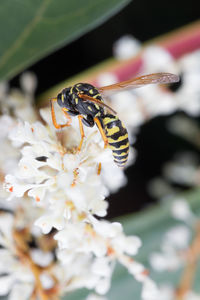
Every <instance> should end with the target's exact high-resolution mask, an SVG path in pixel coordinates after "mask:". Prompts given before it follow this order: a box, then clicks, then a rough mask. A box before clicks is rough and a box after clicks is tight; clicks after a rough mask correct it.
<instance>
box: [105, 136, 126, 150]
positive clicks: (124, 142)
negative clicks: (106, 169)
mask: <svg viewBox="0 0 200 300" xmlns="http://www.w3.org/2000/svg"><path fill="white" fill-rule="evenodd" d="M127 143H128V138H127V139H125V140H122V141H119V142H115V143H110V142H109V145H110V146H113V147H115V148H116V150H117V148H120V147H121V146H123V145H126V144H127ZM125 149H126V148H125Z"/></svg>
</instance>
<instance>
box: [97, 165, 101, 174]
mask: <svg viewBox="0 0 200 300" xmlns="http://www.w3.org/2000/svg"><path fill="white" fill-rule="evenodd" d="M100 174H101V163H99V164H98V168H97V175H100Z"/></svg>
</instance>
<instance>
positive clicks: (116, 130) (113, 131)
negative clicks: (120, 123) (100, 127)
mask: <svg viewBox="0 0 200 300" xmlns="http://www.w3.org/2000/svg"><path fill="white" fill-rule="evenodd" d="M119 131H120V128H119V127H117V126H115V127H112V128H110V129H109V128H107V134H106V135H107V137H109V136H111V135H113V134H114V133H116V132H119Z"/></svg>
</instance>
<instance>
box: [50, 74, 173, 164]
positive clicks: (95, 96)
mask: <svg viewBox="0 0 200 300" xmlns="http://www.w3.org/2000/svg"><path fill="white" fill-rule="evenodd" d="M178 81H179V77H178V76H177V75H174V74H171V73H153V74H148V75H143V76H140V77H136V78H133V79H130V80H127V81H123V82H119V83H116V84H111V85H108V86H104V87H100V88H96V87H94V86H93V85H91V84H88V83H77V84H75V85H73V86H71V87H67V88H64V89H63V90H62V91H61V92H60V93H59V94H58V95H57V97H55V98H52V99H51V100H50V101H51V115H52V121H53V124H54V126H55V128H57V129H60V128H63V127H66V126H70V124H71V116H78V120H79V127H80V133H81V141H80V144H79V146H78V151H80V150H81V147H82V143H83V139H84V137H85V135H84V129H83V124H84V125H86V126H88V127H93V126H94V125H95V124H96V125H97V127H98V129H99V131H100V133H101V136H102V138H103V140H104V145H105V147H107V146H108V147H109V148H110V149H111V150H112V153H113V157H114V162H115V163H116V164H117V165H118V166H119V167H123V166H124V165H125V164H126V162H127V159H128V153H129V140H128V132H127V130H126V127H125V126H124V124H123V122H122V121H121V120H120V119H119V118H118V117H117V113H116V112H115V111H114V110H113V109H112V108H111V107H110V106H108V105H107V104H106V103H104V100H103V95H106V93H107V92H117V91H120V90H124V89H135V88H138V87H141V86H144V85H147V84H156V83H158V84H167V83H173V82H178ZM54 102H57V103H58V105H59V106H60V107H61V108H62V111H63V113H64V114H65V116H66V118H67V122H66V124H58V123H57V121H56V116H55V111H54V105H53V104H54Z"/></svg>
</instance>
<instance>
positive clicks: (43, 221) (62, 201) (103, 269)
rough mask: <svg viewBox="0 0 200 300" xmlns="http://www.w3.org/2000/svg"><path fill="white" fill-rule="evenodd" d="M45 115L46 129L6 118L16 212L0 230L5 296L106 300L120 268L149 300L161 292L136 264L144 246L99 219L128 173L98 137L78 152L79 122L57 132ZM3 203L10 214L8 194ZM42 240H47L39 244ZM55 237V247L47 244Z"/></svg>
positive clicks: (90, 135) (92, 135)
mask: <svg viewBox="0 0 200 300" xmlns="http://www.w3.org/2000/svg"><path fill="white" fill-rule="evenodd" d="M28 109H29V107H28ZM57 113H58V114H59V111H58V112H57ZM33 114H34V113H33ZM41 115H42V118H43V120H44V122H43V124H42V123H41V122H39V121H36V122H34V123H29V122H27V121H26V120H25V121H24V120H21V121H20V120H19V121H16V119H14V118H11V117H8V116H3V117H1V122H2V124H4V127H5V129H4V130H2V140H1V144H2V145H4V144H5V145H7V147H8V149H6V150H5V156H4V161H2V174H3V175H2V179H4V178H5V180H4V187H5V190H6V192H7V193H8V198H7V200H8V202H7V203H8V206H6V208H7V207H8V208H9V209H10V207H11V206H12V209H11V210H12V211H13V212H12V214H10V213H3V214H4V217H3V218H2V219H1V220H2V222H1V224H0V234H1V235H0V244H1V246H2V247H3V248H2V253H1V254H2V258H3V259H2V261H1V267H0V275H1V276H0V278H1V280H2V281H1V283H2V284H1V285H0V286H2V288H0V295H5V294H7V293H9V300H10V299H11V300H12V299H17V296H16V295H19V293H22V291H24V292H23V297H22V298H21V299H29V298H31V297H32V298H33V299H37V297H39V298H41V299H42V300H46V299H48V295H50V293H51V296H52V295H55V294H57V295H58V296H60V295H63V293H65V292H69V291H72V290H75V289H77V288H82V287H86V288H88V289H93V290H94V291H95V292H96V293H97V294H99V295H104V294H105V293H106V292H107V291H108V289H109V288H110V283H111V276H112V273H113V270H114V267H115V263H116V261H119V262H120V263H121V264H123V265H124V266H125V267H126V268H127V269H128V270H129V272H130V273H131V274H132V275H133V276H134V278H135V279H136V280H138V281H139V282H141V283H142V284H143V292H142V297H143V299H149V295H150V294H151V295H152V294H154V293H156V286H155V284H154V283H153V281H152V280H151V279H150V278H149V277H148V272H147V270H146V269H145V268H144V266H143V265H142V264H140V263H138V262H136V261H135V260H133V259H132V256H134V255H136V254H137V253H138V249H139V248H140V246H141V241H140V239H139V238H138V237H136V236H129V237H127V236H126V235H125V234H124V232H123V228H122V225H121V224H120V223H117V222H113V223H111V222H108V221H105V220H101V219H99V218H100V217H104V216H105V215H106V214H107V207H108V203H107V202H106V201H105V197H106V196H107V195H109V193H110V192H111V191H116V190H117V189H119V188H120V186H122V185H124V184H125V183H126V178H125V175H124V172H123V170H122V169H120V168H118V167H117V166H116V165H115V164H114V162H113V158H112V152H111V151H110V150H109V149H104V148H103V142H102V139H101V136H100V134H99V132H98V130H96V129H91V130H87V129H86V135H87V138H85V139H84V143H83V146H82V149H81V151H80V152H78V151H77V145H78V144H79V141H80V132H79V127H78V122H77V120H76V119H75V118H74V119H73V122H72V126H71V127H69V128H66V129H65V130H62V131H56V130H55V128H54V127H53V125H52V120H51V114H50V110H49V108H47V109H43V110H41ZM58 118H59V117H58ZM60 120H61V121H62V117H61V116H60ZM44 123H45V124H44ZM9 124H11V125H10V126H8V125H9ZM4 127H2V128H4ZM8 137H9V139H8ZM10 153H11V154H10ZM6 155H8V158H9V159H10V163H11V158H13V159H12V160H13V163H12V165H10V167H7V166H6V162H7V156H6ZM6 173H9V174H7V175H6ZM111 178H112V180H111ZM1 196H2V201H1V207H2V208H4V205H3V202H5V191H3V190H2V192H1ZM9 204H10V205H9ZM8 221H9V222H8ZM7 223H9V224H10V225H9V227H8V228H7V226H8V225H7ZM38 227H39V229H40V231H38V229H37V228H38ZM8 229H9V230H8ZM24 232H27V237H26V235H25V234H24ZM43 234H44V236H46V240H45V241H43V242H42V243H41V240H42V239H43ZM52 235H53V237H54V243H53V242H52V241H51V243H50V242H49V240H52ZM31 241H32V243H34V244H36V245H35V246H34V247H32V246H31V244H30V243H31ZM52 243H53V246H52ZM45 245H46V246H45ZM45 247H46V248H45ZM53 253H55V256H56V259H55V258H54V255H53ZM7 263H9V265H10V269H9V270H8V269H7V273H8V274H7V276H6V277H5V276H3V274H4V273H5V270H6V268H7ZM19 272H20V276H18V273H19ZM34 295H35V298H34ZM90 298H91V299H93V298H94V299H101V296H96V295H91V296H89V298H88V299H90ZM52 299H53V297H52ZM102 299H103V297H102Z"/></svg>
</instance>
